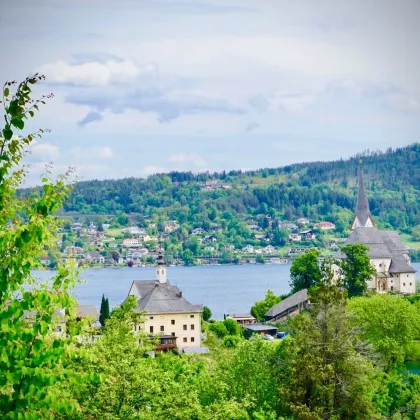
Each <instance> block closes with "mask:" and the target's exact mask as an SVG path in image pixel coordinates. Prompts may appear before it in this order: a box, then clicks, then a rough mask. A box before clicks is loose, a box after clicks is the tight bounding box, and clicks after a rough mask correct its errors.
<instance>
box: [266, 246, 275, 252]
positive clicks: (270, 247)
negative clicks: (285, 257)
mask: <svg viewBox="0 0 420 420" xmlns="http://www.w3.org/2000/svg"><path fill="white" fill-rule="evenodd" d="M264 252H265V253H266V254H275V253H276V248H274V246H272V245H267V246H266V247H265V248H264Z"/></svg>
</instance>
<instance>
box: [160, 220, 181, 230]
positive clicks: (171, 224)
mask: <svg viewBox="0 0 420 420" xmlns="http://www.w3.org/2000/svg"><path fill="white" fill-rule="evenodd" d="M163 225H164V229H165V232H168V233H171V232H173V231H174V230H176V229H178V228H179V223H178V222H177V221H176V220H168V221H166V222H164V224H163Z"/></svg>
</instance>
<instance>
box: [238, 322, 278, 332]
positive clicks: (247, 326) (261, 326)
mask: <svg viewBox="0 0 420 420" xmlns="http://www.w3.org/2000/svg"><path fill="white" fill-rule="evenodd" d="M244 328H245V329H246V330H251V331H257V332H258V331H274V330H276V331H277V328H276V327H273V326H272V325H264V324H245V325H244Z"/></svg>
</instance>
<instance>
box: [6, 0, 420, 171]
mask: <svg viewBox="0 0 420 420" xmlns="http://www.w3.org/2000/svg"><path fill="white" fill-rule="evenodd" d="M419 21H420V2H419V1H418V0H398V1H396V0H380V1H379V0H375V1H372V0H352V1H350V0H348V1H345V0H318V1H313V0H293V1H292V0H287V1H285V0H217V1H216V0H185V1H184V0H31V1H29V0H1V2H0V39H1V40H2V42H1V43H0V52H1V57H2V60H1V61H2V63H1V66H0V76H1V77H0V80H3V81H5V80H12V79H20V78H23V77H25V76H27V75H28V74H30V73H33V72H35V71H39V72H42V73H44V74H45V75H46V77H47V81H46V83H44V84H43V85H42V86H40V87H39V88H38V89H37V92H39V93H49V92H54V94H55V98H54V99H53V100H52V101H50V102H49V103H48V105H47V106H45V107H44V108H43V109H42V113H40V114H38V116H37V118H36V122H35V125H36V127H38V126H41V127H48V128H50V129H51V130H52V131H51V134H49V135H48V136H46V137H45V138H44V140H43V141H42V142H39V143H37V144H35V145H34V147H33V150H32V154H31V156H30V157H28V162H30V163H31V165H32V171H33V173H34V174H37V173H40V172H42V171H43V170H44V166H45V163H46V162H49V161H52V162H53V163H54V166H55V168H56V170H59V171H64V170H65V169H66V168H67V167H68V166H69V165H76V168H77V172H78V174H79V175H80V176H81V177H82V178H84V179H92V178H118V177H125V176H146V175H148V174H151V173H154V172H161V171H168V170H172V169H179V170H193V171H205V170H211V171H212V170H221V169H240V168H242V169H249V168H260V167H275V166H282V165H284V164H288V163H293V162H301V161H310V160H330V159H336V158H340V157H348V156H350V155H353V154H355V153H357V152H359V151H363V150H365V149H367V148H369V149H375V150H376V149H379V148H380V149H385V148H387V147H390V146H392V147H398V146H403V145H407V144H410V143H413V142H416V141H419V133H420V118H419V117H420V77H419V69H420V44H419V39H420V25H419V24H418V22H419Z"/></svg>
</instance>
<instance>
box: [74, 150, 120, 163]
mask: <svg viewBox="0 0 420 420" xmlns="http://www.w3.org/2000/svg"><path fill="white" fill-rule="evenodd" d="M69 156H70V157H72V158H73V159H75V163H77V162H82V161H83V162H84V161H86V160H92V159H94V158H100V159H110V158H112V157H113V156H114V151H113V150H112V149H111V147H108V146H104V147H85V148H84V147H74V148H73V149H71V150H70V151H69Z"/></svg>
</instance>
